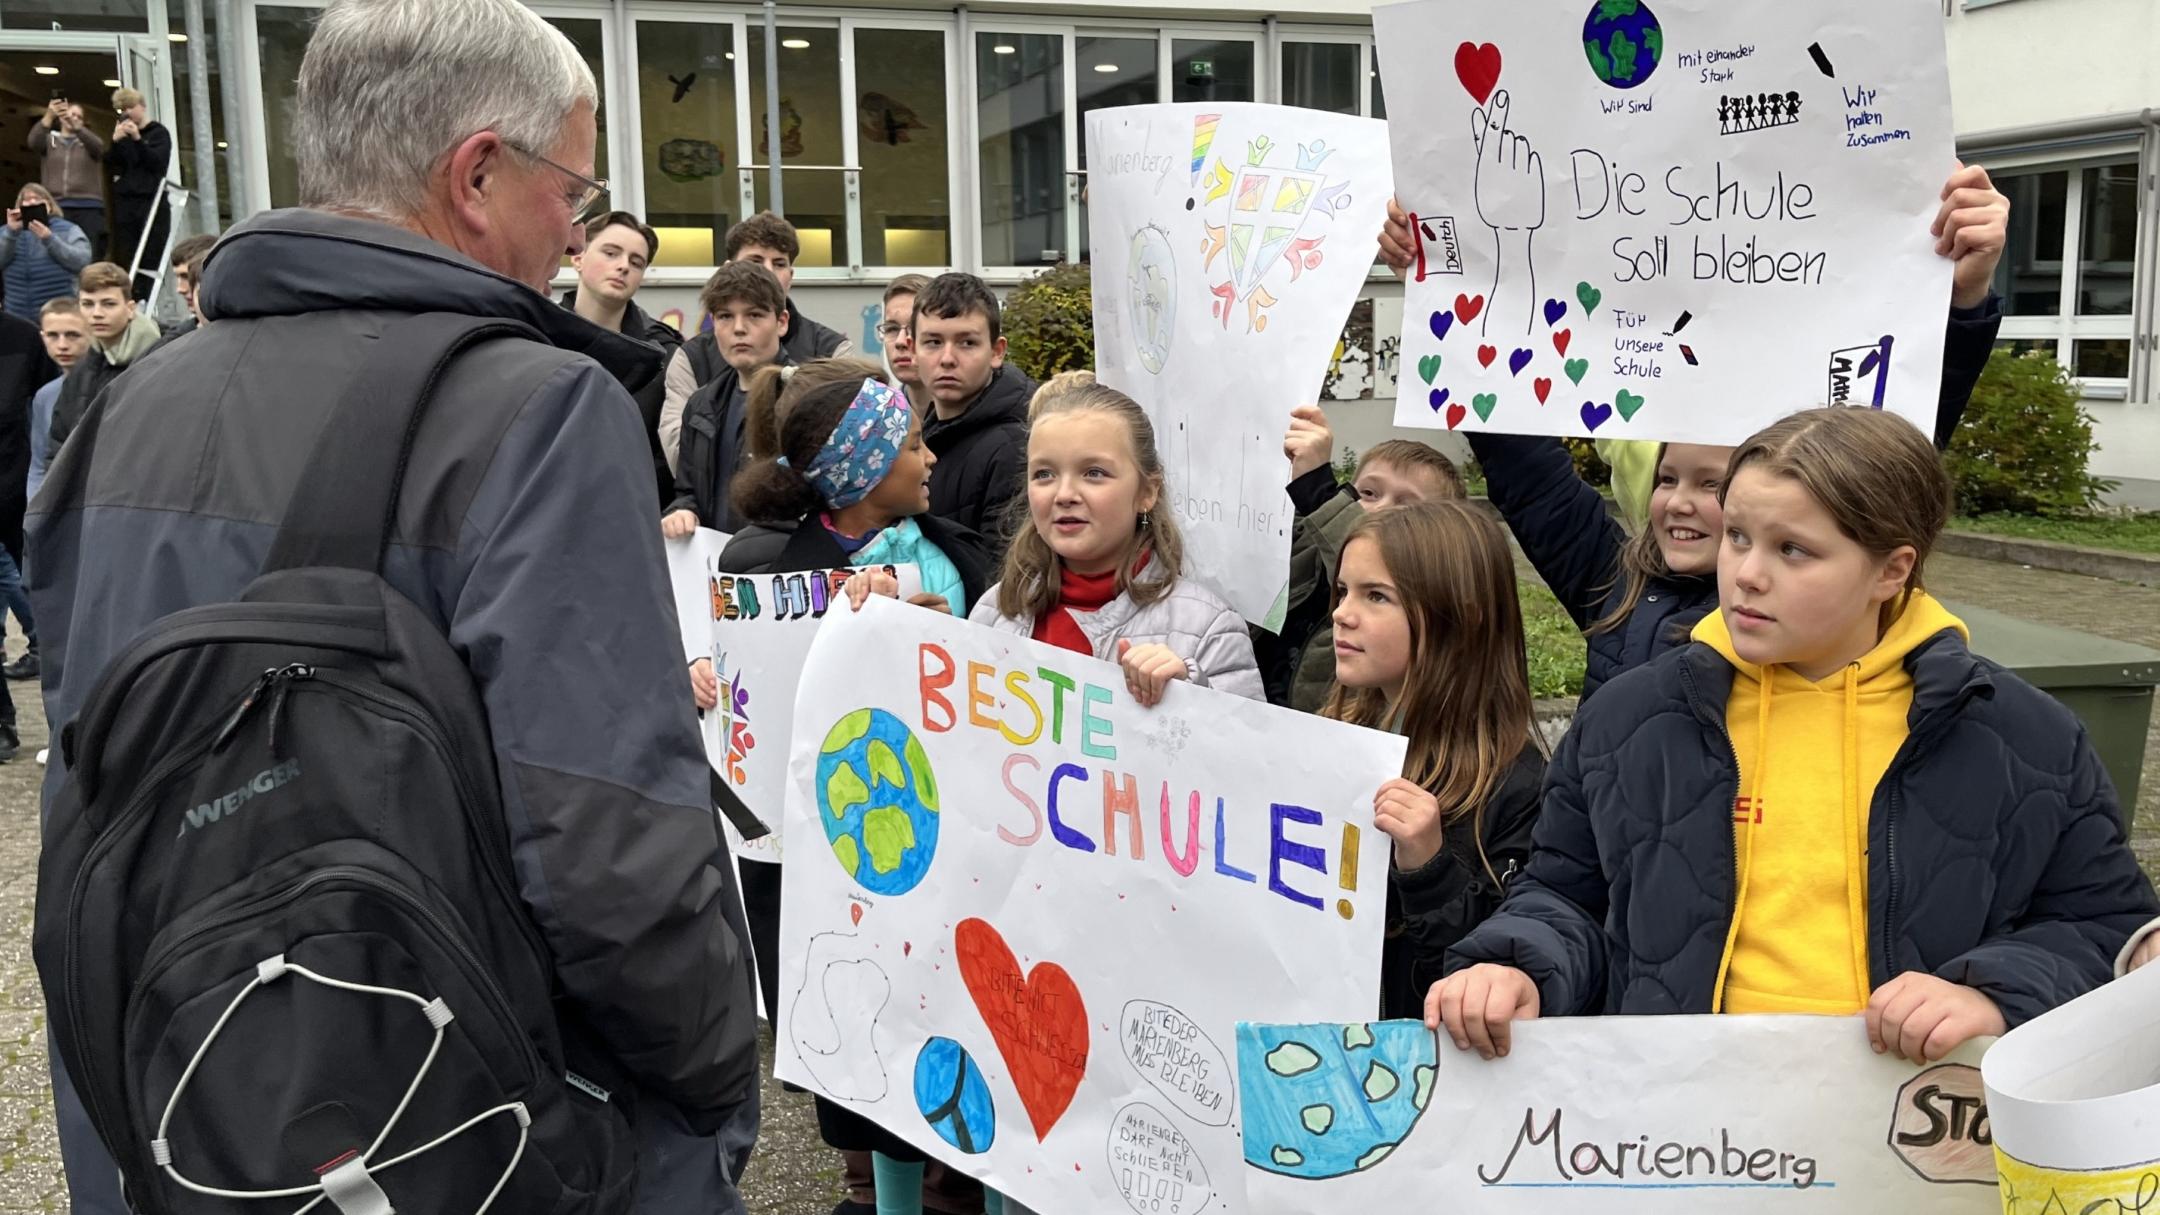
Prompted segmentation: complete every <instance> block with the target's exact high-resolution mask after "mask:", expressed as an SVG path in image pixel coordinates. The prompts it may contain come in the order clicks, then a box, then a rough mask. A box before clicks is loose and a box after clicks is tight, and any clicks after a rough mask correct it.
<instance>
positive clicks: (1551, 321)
mask: <svg viewBox="0 0 2160 1215" xmlns="http://www.w3.org/2000/svg"><path fill="white" fill-rule="evenodd" d="M1566 315H1567V305H1566V304H1563V303H1561V302H1560V301H1559V300H1546V301H1545V326H1546V328H1548V329H1549V328H1551V327H1552V326H1554V325H1556V324H1559V323H1560V318H1561V317H1563V316H1566Z"/></svg>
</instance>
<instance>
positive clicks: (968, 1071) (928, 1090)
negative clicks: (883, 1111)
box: [915, 1038, 997, 1155]
mask: <svg viewBox="0 0 2160 1215" xmlns="http://www.w3.org/2000/svg"><path fill="white" fill-rule="evenodd" d="M915 1108H916V1109H917V1110H918V1111H920V1112H921V1114H922V1116H923V1121H925V1122H928V1123H929V1124H930V1129H931V1130H933V1131H936V1132H937V1133H938V1138H940V1139H943V1140H944V1141H945V1142H947V1143H949V1144H951V1145H953V1146H954V1147H956V1148H959V1149H960V1150H961V1151H963V1152H967V1153H969V1154H971V1155H979V1154H981V1153H983V1152H987V1151H989V1150H990V1145H991V1144H992V1143H994V1142H996V1140H997V1108H996V1106H995V1105H994V1104H992V1102H991V1100H990V1086H989V1085H988V1084H986V1083H984V1081H983V1074H982V1069H981V1068H979V1067H976V1066H975V1059H974V1056H972V1055H970V1054H968V1053H967V1050H966V1048H964V1047H962V1046H961V1045H960V1044H959V1043H958V1042H955V1041H953V1040H952V1039H951V1038H932V1039H930V1040H929V1041H928V1042H925V1043H923V1048H922V1052H921V1053H920V1054H918V1055H916V1056H915Z"/></svg>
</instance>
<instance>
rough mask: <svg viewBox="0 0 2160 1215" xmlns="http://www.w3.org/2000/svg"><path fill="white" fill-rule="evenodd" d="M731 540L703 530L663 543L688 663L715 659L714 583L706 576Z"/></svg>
mask: <svg viewBox="0 0 2160 1215" xmlns="http://www.w3.org/2000/svg"><path fill="white" fill-rule="evenodd" d="M728 539H729V537H728V534H727V533H726V532H716V531H714V530H712V529H711V528H709V527H701V528H699V529H697V530H696V531H694V532H692V533H690V534H689V535H687V536H681V537H675V538H671V539H667V540H663V541H662V542H661V543H662V544H664V545H665V546H666V548H667V564H668V585H669V586H670V587H671V588H673V590H674V592H675V620H676V622H677V623H678V624H679V625H680V626H681V628H682V638H683V661H684V662H685V663H690V662H696V661H697V660H698V659H700V658H710V657H712V583H711V582H710V581H709V579H708V577H707V575H709V574H710V573H711V572H712V562H713V559H714V558H716V557H718V556H719V555H720V550H722V549H724V548H726V547H727V543H728Z"/></svg>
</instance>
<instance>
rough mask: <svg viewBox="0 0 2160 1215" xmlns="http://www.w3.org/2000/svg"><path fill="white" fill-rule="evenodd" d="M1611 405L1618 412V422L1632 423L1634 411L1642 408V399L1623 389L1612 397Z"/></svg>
mask: <svg viewBox="0 0 2160 1215" xmlns="http://www.w3.org/2000/svg"><path fill="white" fill-rule="evenodd" d="M1612 403H1613V408H1615V409H1617V410H1619V411H1620V420H1621V421H1623V422H1632V421H1634V420H1635V411H1636V410H1638V409H1641V408H1642V407H1643V399H1642V398H1641V397H1639V396H1636V395H1635V394H1634V393H1632V392H1629V391H1628V390H1627V389H1625V388H1623V389H1621V390H1620V391H1619V393H1618V394H1617V395H1615V396H1614V397H1613V399H1612Z"/></svg>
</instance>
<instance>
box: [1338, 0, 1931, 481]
mask: <svg viewBox="0 0 2160 1215" xmlns="http://www.w3.org/2000/svg"><path fill="white" fill-rule="evenodd" d="M1373 31H1374V41H1375V45H1376V47H1377V49H1378V50H1379V53H1380V59H1381V70H1382V71H1383V73H1384V74H1385V78H1386V80H1387V89H1388V103H1389V105H1388V108H1389V109H1390V110H1391V111H1392V112H1393V113H1394V115H1395V118H1394V120H1393V122H1392V123H1391V124H1390V131H1391V134H1392V135H1393V137H1394V155H1395V182H1396V191H1397V194H1398V196H1399V198H1400V199H1401V202H1402V206H1403V208H1404V209H1405V210H1406V211H1409V212H1411V213H1412V214H1413V215H1414V217H1415V218H1416V220H1417V222H1416V223H1415V224H1413V225H1412V226H1413V229H1414V236H1415V240H1416V244H1417V246H1418V260H1417V262H1416V264H1414V265H1413V266H1412V268H1411V270H1410V272H1409V273H1408V275H1407V276H1406V279H1407V281H1406V283H1405V287H1404V306H1403V330H1402V333H1403V338H1402V370H1401V377H1402V378H1401V384H1400V389H1399V391H1398V393H1397V396H1396V405H1395V411H1396V412H1395V421H1396V423H1397V424H1398V425H1402V426H1425V427H1444V428H1448V429H1454V428H1458V427H1460V428H1462V429H1466V430H1494V431H1501V432H1505V433H1510V434H1552V435H1592V434H1594V435H1596V436H1597V437H1599V438H1615V437H1617V438H1634V439H1662V440H1680V441H1687V442H1695V443H1714V444H1735V443H1739V442H1740V441H1741V440H1743V439H1745V438H1746V437H1747V436H1748V435H1750V434H1753V433H1754V432H1755V431H1757V430H1759V429H1761V428H1762V427H1764V426H1766V425H1768V424H1769V423H1771V422H1773V421H1776V420H1777V419H1778V418H1780V417H1782V416H1784V415H1785V414H1788V413H1791V412H1793V411H1794V410H1798V409H1805V408H1810V407H1813V406H1818V405H1824V404H1834V405H1855V406H1867V407H1872V408H1876V409H1889V410H1892V411H1895V412H1897V413H1900V414H1903V415H1905V416H1906V417H1908V418H1910V419H1912V421H1913V422H1914V423H1915V424H1917V425H1918V426H1919V427H1920V428H1921V429H1922V430H1923V431H1928V432H1930V433H1932V431H1933V428H1934V421H1935V412H1936V403H1937V400H1938V396H1939V387H1940V385H1939V381H1940V379H1941V370H1942V344H1943V330H1944V315H1945V309H1946V306H1947V304H1948V300H1949V284H1950V263H1949V262H1948V261H1947V260H1945V259H1943V258H1941V257H1938V256H1936V254H1935V252H1934V238H1933V237H1932V236H1930V235H1929V232H1928V228H1929V225H1930V224H1931V223H1932V222H1933V219H1934V216H1935V213H1936V208H1937V205H1938V199H1939V196H1940V194H1941V190H1942V183H1943V181H1944V179H1945V178H1947V177H1948V176H1949V174H1950V172H1951V170H1952V169H1953V168H1954V167H1955V162H1954V155H1955V153H1954V149H1953V142H1952V131H1951V124H1950V87H1949V78H1948V71H1947V68H1946V66H1945V56H1944V49H1943V20H1942V12H1941V10H1940V8H1939V6H1938V5H1936V4H1934V3H1932V0H1816V2H1813V3H1808V4H1734V3H1731V2H1730V0H1541V2H1539V3H1530V4H1487V5H1464V4H1459V3H1454V2H1453V0H1416V2H1414V3H1408V4H1394V5H1388V6H1386V7H1382V8H1378V9H1375V10H1374V12H1373Z"/></svg>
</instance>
